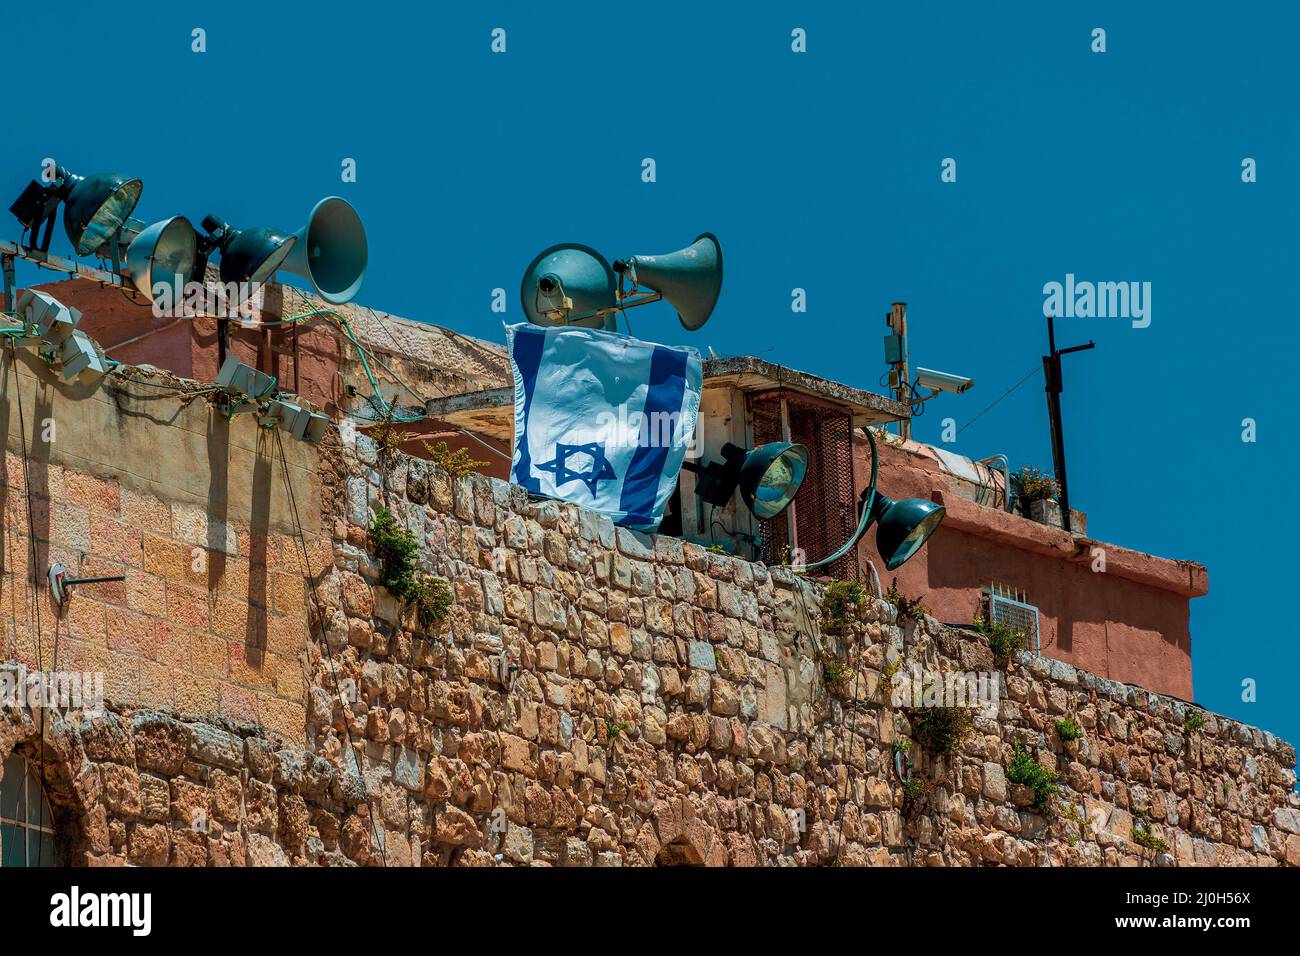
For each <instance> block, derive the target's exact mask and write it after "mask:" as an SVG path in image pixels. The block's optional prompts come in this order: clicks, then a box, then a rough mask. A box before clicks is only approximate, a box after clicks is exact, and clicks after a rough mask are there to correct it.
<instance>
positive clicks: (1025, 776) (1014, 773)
mask: <svg viewBox="0 0 1300 956" xmlns="http://www.w3.org/2000/svg"><path fill="white" fill-rule="evenodd" d="M1011 752H1012V757H1011V764H1010V765H1009V766H1008V767H1007V779H1008V780H1009V781H1011V782H1012V783H1018V784H1020V785H1021V786H1025V787H1028V788H1029V789H1031V790H1033V791H1034V809H1035V810H1037V811H1038V812H1039V813H1041V814H1043V815H1045V816H1051V815H1052V813H1053V811H1052V806H1051V802H1050V801H1051V798H1052V797H1053V796H1055V795H1056V793H1057V791H1058V790H1059V789H1060V788H1059V787H1057V785H1056V771H1055V770H1048V769H1047V768H1046V767H1044V766H1043V765H1042V764H1040V763H1039V762H1038V761H1037V760H1035V759H1034V758H1033V756H1032V755H1031V754H1030V753H1029V751H1027V750H1024V749H1022V748H1021V746H1020V744H1019V742H1017V743H1014V744H1012V745H1011Z"/></svg>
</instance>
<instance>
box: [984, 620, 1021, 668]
mask: <svg viewBox="0 0 1300 956" xmlns="http://www.w3.org/2000/svg"><path fill="white" fill-rule="evenodd" d="M972 626H973V627H974V628H975V630H976V631H978V632H979V633H980V634H983V635H984V636H985V638H987V639H988V642H989V650H991V651H992V652H993V659H994V660H995V661H997V663H998V665H999V666H1001V667H1005V666H1006V665H1007V664H1008V663H1009V662H1010V661H1011V659H1012V658H1013V657H1015V655H1016V652H1017V651H1023V650H1024V649H1025V648H1027V647H1028V646H1029V632H1028V631H1021V630H1017V629H1015V628H1013V627H1011V626H1010V625H1008V624H1005V623H1003V622H1001V621H990V620H989V619H988V617H987V616H986V615H985V614H984V612H983V611H981V612H980V613H979V614H978V615H976V617H975V622H974V624H973V625H972Z"/></svg>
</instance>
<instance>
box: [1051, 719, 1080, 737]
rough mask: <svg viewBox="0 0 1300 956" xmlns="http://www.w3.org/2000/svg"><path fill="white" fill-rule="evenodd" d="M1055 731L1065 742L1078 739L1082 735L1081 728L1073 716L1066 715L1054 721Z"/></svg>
mask: <svg viewBox="0 0 1300 956" xmlns="http://www.w3.org/2000/svg"><path fill="white" fill-rule="evenodd" d="M1056 733H1057V735H1058V736H1059V737H1060V738H1061V740H1063V741H1064V742H1065V743H1069V742H1070V741H1071V740H1078V739H1079V738H1081V737H1082V736H1083V728H1082V727H1080V726H1079V723H1078V721H1076V720H1075V719H1074V718H1073V717H1066V718H1065V719H1064V720H1058V721H1057V722H1056Z"/></svg>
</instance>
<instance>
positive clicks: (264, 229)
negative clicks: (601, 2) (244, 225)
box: [221, 226, 297, 283]
mask: <svg viewBox="0 0 1300 956" xmlns="http://www.w3.org/2000/svg"><path fill="white" fill-rule="evenodd" d="M296 241H297V239H296V237H294V236H291V235H286V234H285V233H283V232H281V231H280V230H278V229H272V228H270V227H269V226H254V227H253V228H251V229H239V230H234V231H232V235H231V238H230V240H229V241H228V242H225V243H223V245H222V248H221V281H222V282H227V283H229V282H264V281H265V280H266V279H268V278H270V277H271V275H272V274H273V273H274V272H275V270H276V269H278V268H280V265H281V263H283V262H284V260H285V257H286V256H288V255H289V253H290V251H292V249H293V247H294V244H295V242H296Z"/></svg>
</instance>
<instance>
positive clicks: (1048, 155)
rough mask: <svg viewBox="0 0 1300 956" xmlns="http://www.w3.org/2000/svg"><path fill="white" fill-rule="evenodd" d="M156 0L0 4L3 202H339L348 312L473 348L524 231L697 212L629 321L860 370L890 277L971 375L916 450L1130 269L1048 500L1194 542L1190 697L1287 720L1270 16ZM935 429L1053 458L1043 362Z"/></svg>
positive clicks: (918, 347)
mask: <svg viewBox="0 0 1300 956" xmlns="http://www.w3.org/2000/svg"><path fill="white" fill-rule="evenodd" d="M180 6H181V5H178V4H148V3H138V4H135V5H132V6H131V7H130V9H125V8H123V9H121V10H118V11H116V12H114V13H113V14H112V16H113V17H114V18H115V19H119V18H125V19H126V21H127V25H126V27H125V28H123V27H122V26H121V25H120V24H110V23H108V22H107V21H106V17H107V16H108V14H107V13H106V10H107V9H108V8H106V7H104V6H103V5H102V4H93V5H92V4H88V3H84V2H77V3H71V4H62V5H60V6H59V7H57V8H52V7H48V6H40V5H37V4H32V3H23V4H7V5H6V6H5V9H4V12H3V13H0V27H3V32H4V33H5V34H6V35H7V36H10V37H17V36H29V35H37V34H36V31H46V35H47V36H48V39H49V43H50V47H49V48H50V50H52V51H53V53H52V56H51V58H50V62H49V65H48V68H47V67H45V66H44V65H43V64H42V62H41V60H40V58H39V57H36V58H32V59H26V60H23V63H24V71H25V70H26V69H27V66H28V65H30V66H32V67H33V69H34V71H35V72H34V74H33V75H32V76H33V83H34V85H33V86H32V87H31V88H29V89H26V90H15V95H14V96H12V97H11V99H10V101H9V111H10V112H9V115H8V117H7V119H8V121H9V122H8V124H7V125H8V128H9V129H10V130H11V131H13V133H14V134H15V135H14V136H12V137H10V139H9V146H8V147H7V149H6V161H5V163H4V171H3V184H2V185H3V188H5V189H7V190H9V193H12V194H13V195H16V194H17V192H18V191H19V190H20V189H21V187H22V185H23V184H24V182H25V181H26V179H28V178H30V177H31V176H33V175H35V174H36V172H37V171H38V168H39V163H40V161H41V159H42V158H43V157H45V156H52V157H54V158H56V159H57V160H58V161H59V162H61V163H64V164H66V165H67V166H69V167H70V168H72V169H74V170H76V171H78V172H81V173H83V174H85V173H91V172H95V171H100V170H108V169H113V170H118V171H122V172H128V173H130V174H132V175H136V176H140V177H141V178H143V179H144V180H145V190H144V196H143V199H142V201H141V204H140V206H139V208H138V210H137V215H138V216H140V217H141V218H144V219H146V220H150V221H152V220H155V219H161V218H164V217H166V216H169V215H173V214H176V213H184V214H186V215H188V216H189V217H190V218H191V220H193V221H195V222H197V221H198V220H199V219H200V218H201V217H202V216H203V215H204V214H205V213H208V212H215V213H218V214H220V215H222V216H224V217H225V218H227V219H228V220H229V221H231V222H232V223H235V224H249V225H253V224H262V223H266V224H275V225H282V226H288V227H291V228H297V227H298V225H300V224H301V222H302V221H303V220H304V219H305V217H306V214H307V212H308V210H309V209H310V208H311V205H312V203H313V202H314V201H315V200H316V199H317V198H319V197H321V196H324V195H328V194H339V195H342V196H344V197H345V198H347V199H349V200H350V201H352V202H353V203H354V204H355V205H356V207H357V208H358V210H359V211H360V212H361V214H362V216H363V218H364V219H365V222H366V225H367V230H368V234H369V240H370V249H371V267H370V272H369V275H368V278H367V281H366V285H365V287H364V289H363V290H362V293H361V295H360V297H359V298H360V301H362V302H365V303H366V304H369V305H372V306H374V307H376V308H380V309H386V310H389V311H392V312H394V313H397V314H400V315H405V316H409V317H411V318H416V319H422V320H427V321H431V322H437V323H439V324H444V325H448V326H451V327H453V328H455V329H457V330H459V331H462V332H466V333H469V334H473V335H478V336H481V337H484V338H487V339H491V340H495V341H501V340H502V334H501V319H502V317H501V316H500V315H499V314H496V313H493V312H492V311H490V303H491V292H492V289H494V288H496V287H502V288H504V289H506V290H507V293H508V295H509V302H510V316H509V317H510V318H511V319H512V320H515V319H517V318H518V317H519V312H518V302H517V296H518V288H519V279H520V275H521V273H522V271H523V269H524V267H525V266H526V265H527V263H528V262H529V260H530V259H531V258H532V256H533V255H534V254H535V253H537V252H538V251H540V250H541V249H542V248H543V247H545V246H547V245H550V244H553V243H556V242H561V241H576V242H583V243H587V244H589V245H592V246H595V247H596V248H597V249H600V250H601V251H602V252H604V253H605V255H606V256H607V257H608V258H611V259H612V258H615V257H619V256H626V255H631V254H637V253H658V252H665V251H669V250H672V249H676V248H678V247H680V246H683V245H686V244H687V243H688V242H689V241H690V240H691V239H693V238H694V237H695V236H696V235H697V234H698V233H699V232H701V231H704V230H710V231H713V232H715V233H717V234H718V236H719V237H720V238H721V240H722V243H723V247H724V249H725V253H726V265H727V273H726V284H725V286H724V289H723V294H722V298H721V300H720V303H719V306H718V309H717V311H716V312H715V313H714V316H713V318H712V320H711V321H710V323H709V324H708V326H707V327H706V328H705V329H704V330H703V331H702V332H699V333H696V334H695V335H688V334H687V333H684V332H683V331H682V330H681V328H680V327H679V326H678V325H677V322H676V319H675V318H674V317H673V315H672V313H671V311H670V310H668V309H667V308H666V307H662V306H649V307H647V308H645V309H642V310H639V311H636V312H633V313H632V314H631V317H632V319H633V329H634V331H635V332H636V334H638V335H639V336H642V337H645V338H650V339H658V340H660V341H665V342H689V343H690V344H694V345H696V346H698V347H701V348H703V347H705V346H712V347H714V348H715V349H717V351H718V352H719V353H730V354H740V353H748V354H761V355H764V356H765V357H768V358H770V359H773V360H779V361H781V362H782V363H783V364H788V365H792V366H795V367H797V368H801V369H805V370H808V371H813V372H817V373H820V374H822V375H825V376H828V377H831V378H834V379H838V380H841V381H845V382H849V383H852V384H855V385H859V386H863V387H868V388H874V387H875V386H876V383H877V381H878V379H879V376H880V374H881V372H882V371H883V366H882V357H881V346H880V339H881V336H882V335H883V334H884V327H883V324H882V323H883V317H884V313H885V312H886V311H887V309H888V307H889V303H890V302H891V301H893V300H904V301H907V302H908V303H909V317H910V318H909V321H910V332H911V351H912V356H913V361H914V363H917V364H921V365H924V366H927V367H931V368H939V369H944V370H948V371H954V372H961V373H964V374H967V375H970V376H972V377H973V378H974V379H975V381H976V383H977V384H976V387H975V389H973V390H972V391H970V392H968V393H966V394H965V395H962V396H944V397H941V398H939V399H937V400H936V401H934V402H932V403H930V405H929V407H928V409H927V412H926V414H925V416H924V417H923V418H921V419H919V420H918V421H917V422H916V425H915V431H914V434H915V436H916V437H917V438H919V439H921V440H925V441H932V442H937V441H938V440H939V430H940V427H941V425H940V423H941V421H942V419H943V418H945V417H949V416H951V417H952V418H954V419H956V421H957V422H958V423H959V424H961V423H964V422H966V421H967V420H968V419H969V418H971V417H973V416H974V415H975V414H976V413H977V412H979V411H980V410H982V409H983V408H984V407H985V406H986V405H987V404H988V403H989V402H992V401H993V400H994V399H995V398H997V397H998V396H999V395H1001V394H1002V392H1003V391H1004V390H1005V389H1007V388H1008V387H1009V386H1011V385H1012V384H1014V383H1015V382H1017V381H1018V380H1019V379H1020V378H1021V377H1022V376H1023V375H1024V374H1025V373H1026V372H1028V371H1030V370H1031V369H1033V368H1035V367H1037V365H1038V363H1039V357H1040V355H1041V354H1042V352H1043V350H1044V348H1045V331H1044V321H1043V316H1042V303H1043V294H1042V287H1043V284H1044V283H1045V282H1049V281H1052V280H1056V281H1062V280H1064V277H1065V274H1066V273H1067V272H1073V273H1074V274H1075V275H1077V276H1078V277H1079V278H1080V279H1090V280H1094V281H1103V280H1104V281H1139V282H1150V283H1151V284H1152V301H1151V318H1152V321H1151V325H1150V327H1148V328H1145V329H1134V328H1132V327H1131V325H1130V323H1129V322H1128V321H1126V320H1122V319H1098V318H1091V319H1083V318H1076V319H1062V320H1060V321H1059V322H1058V339H1059V341H1060V342H1061V343H1062V344H1074V343H1076V342H1083V341H1086V340H1088V339H1090V338H1091V339H1094V340H1096V342H1097V344H1098V348H1097V349H1096V350H1095V351H1093V352H1089V353H1084V354H1082V355H1078V356H1071V357H1070V358H1068V359H1067V360H1066V361H1067V363H1068V365H1067V371H1066V376H1067V377H1066V393H1065V396H1064V403H1065V431H1066V439H1067V444H1068V451H1069V461H1070V478H1071V493H1072V500H1073V502H1074V504H1075V505H1076V507H1079V508H1081V509H1082V510H1085V511H1086V512H1087V513H1088V518H1089V530H1090V532H1092V533H1093V534H1094V535H1095V536H1097V537H1099V538H1101V539H1103V540H1107V541H1113V542H1115V543H1118V544H1122V545H1125V546H1128V547H1134V548H1139V549H1143V550H1148V551H1151V552H1154V553H1156V554H1160V555H1164V556H1169V557H1182V558H1190V559H1194V560H1197V561H1200V562H1202V563H1204V564H1206V565H1207V566H1208V568H1209V571H1210V588H1211V590H1210V594H1209V595H1208V596H1207V597H1204V598H1201V599H1199V600H1197V601H1195V602H1194V603H1193V616H1192V635H1193V637H1192V641H1193V661H1194V667H1195V687H1196V697H1197V700H1198V701H1199V702H1200V703H1202V704H1204V705H1205V706H1207V707H1209V708H1211V709H1213V710H1216V711H1220V712H1223V713H1227V714H1229V715H1231V716H1233V717H1237V718H1240V719H1242V720H1245V721H1248V722H1250V723H1253V724H1256V725H1258V726H1261V727H1264V728H1266V729H1270V730H1273V731H1275V732H1277V733H1280V734H1282V735H1283V736H1285V737H1287V738H1288V739H1289V740H1291V741H1293V742H1295V741H1297V740H1300V713H1297V709H1296V707H1295V706H1294V701H1295V697H1296V695H1295V686H1296V683H1297V681H1300V650H1298V649H1297V642H1296V639H1295V638H1296V635H1295V628H1294V625H1293V624H1292V618H1293V615H1292V614H1290V613H1289V607H1288V605H1287V604H1286V603H1285V602H1286V600H1287V599H1288V598H1287V596H1288V595H1290V594H1293V593H1294V592H1295V587H1294V585H1293V578H1294V575H1295V567H1294V561H1293V558H1292V554H1293V547H1292V546H1293V542H1294V536H1295V530H1296V529H1295V524H1296V520H1295V518H1294V517H1293V510H1292V509H1291V508H1290V507H1288V506H1287V505H1285V504H1282V505H1281V507H1279V506H1278V505H1276V504H1273V502H1274V500H1275V498H1276V496H1277V495H1278V494H1279V492H1280V493H1282V494H1285V493H1286V492H1287V491H1288V490H1289V488H1290V484H1291V482H1290V481H1289V479H1290V477H1291V475H1292V474H1293V473H1294V472H1295V470H1296V465H1297V455H1296V452H1295V448H1294V438H1295V428H1294V418H1295V416H1294V411H1293V409H1294V405H1295V398H1294V393H1293V389H1294V388H1295V385H1294V376H1293V375H1292V374H1290V373H1287V372H1286V371H1285V369H1287V368H1288V367H1289V366H1290V363H1291V361H1292V356H1294V355H1295V354H1296V345H1297V337H1298V335H1297V332H1296V327H1295V326H1296V300H1295V291H1294V282H1293V278H1292V277H1293V274H1294V270H1295V265H1294V262H1295V253H1296V250H1297V245H1298V243H1297V240H1296V237H1295V233H1294V223H1295V219H1296V213H1297V209H1298V208H1300V203H1298V200H1300V189H1298V188H1297V170H1300V142H1298V141H1297V119H1296V111H1295V108H1294V102H1295V96H1296V91H1297V90H1300V75H1298V74H1300V67H1298V66H1297V63H1296V59H1295V57H1294V50H1293V48H1292V45H1291V44H1292V40H1291V38H1292V37H1294V36H1295V34H1296V32H1297V29H1298V28H1300V13H1297V8H1296V7H1295V6H1294V5H1293V4H1284V3H1277V4H1269V3H1264V4H1253V5H1251V6H1250V7H1249V8H1234V7H1232V6H1231V5H1227V4H1220V5H1215V6H1211V5H1208V4H1205V5H1202V4H1195V3H1188V4H1179V5H1177V6H1176V7H1174V6H1172V5H1154V4H1153V5H1147V6H1149V7H1151V9H1134V7H1135V6H1136V5H1134V4H1121V3H1069V4H1042V3H1030V2H1024V3H1000V4H981V5H975V4H961V3H928V4H894V5H875V4H872V5H866V4H847V3H845V4H803V3H801V4H793V3H790V4H760V3H755V4H746V5H744V6H743V7H742V6H740V5H732V4H716V5H712V7H711V8H704V5H702V4H698V3H672V2H656V3H654V4H649V5H646V4H610V3H563V4H560V3H552V4H539V3H523V2H519V3H500V4H487V3H484V4H475V5H474V7H475V9H473V10H460V9H447V10H443V9H438V8H435V6H434V5H432V4H418V5H417V4H408V5H404V6H406V7H407V10H406V11H399V10H398V9H397V8H396V5H392V4H374V5H365V4H356V3H334V4H331V3H327V2H316V3H277V4H274V5H271V4H265V3H258V4H253V3H244V2H230V3H223V4H215V3H212V4H205V5H203V8H202V10H201V12H195V11H194V10H184V9H179V7H180ZM150 7H153V8H154V9H152V10H150V9H149V8H150ZM741 11H743V13H742V12H741ZM195 27H202V28H203V29H205V30H206V31H207V45H208V52H206V53H203V54H196V53H193V52H191V49H190V45H191V39H190V36H191V30H192V29H193V28H195ZM494 27H501V28H504V29H505V30H506V31H507V32H506V38H507V52H506V53H505V54H503V55H494V54H493V53H491V52H490V49H489V43H490V31H491V30H492V29H493V28H494ZM795 27H802V28H804V29H805V30H806V31H807V38H808V39H807V46H808V52H807V53H806V54H802V55H796V54H794V53H792V52H791V49H790V32H791V30H792V29H793V28H795ZM1095 27H1102V28H1104V29H1105V30H1106V31H1107V50H1106V52H1105V53H1104V54H1095V53H1093V52H1091V50H1090V45H1091V31H1092V30H1093V28H1095ZM28 31H33V32H32V33H29V32H28ZM71 64H80V65H79V66H77V67H76V68H73V67H72V66H71ZM97 64H98V65H102V66H103V68H104V74H103V76H101V75H99V74H98V73H97V72H96V65H97ZM15 76H17V74H15ZM109 77H112V81H110V80H109ZM114 83H116V86H115V85H114ZM115 89H120V90H121V93H120V94H117V93H115ZM15 143H17V144H19V145H17V146H16V147H15V146H14V144H15ZM344 157H351V158H354V159H355V160H356V161H357V171H358V179H357V182H356V183H348V184H344V183H341V182H340V175H339V174H340V168H341V166H340V164H341V162H342V160H343V158H344ZM646 157H652V158H654V160H655V162H656V165H657V182H655V183H653V184H647V183H643V182H642V181H641V176H640V173H641V161H642V160H643V159H644V158H646ZM945 157H952V158H954V159H955V160H956V161H957V181H956V182H955V183H949V184H945V183H943V182H941V181H940V163H941V161H942V160H943V159H944V158H945ZM1245 157H1252V158H1254V159H1255V160H1256V161H1257V163H1258V182H1256V183H1253V184H1245V183H1243V182H1242V181H1241V162H1242V159H1243V158H1245ZM6 205H7V201H6ZM15 233H16V230H15ZM66 246H67V240H66V238H65V237H64V236H63V234H62V231H61V228H60V229H59V230H58V231H57V232H56V241H55V246H54V250H53V251H55V252H58V253H66V252H67V248H66ZM31 279H32V276H31V275H30V274H26V275H21V276H20V281H31ZM796 287H799V288H803V289H805V290H806V291H807V301H808V311H807V313H806V314H804V315H795V314H792V313H791V311H790V295H791V290H792V289H793V288H796ZM1247 417H1250V418H1254V419H1255V420H1256V421H1257V423H1258V441H1257V442H1255V443H1253V444H1247V443H1243V442H1242V440H1241V430H1242V428H1241V421H1242V419H1243V418H1247ZM955 448H956V450H958V451H961V452H963V453H966V454H969V455H972V456H975V457H982V456H985V455H989V454H994V453H998V452H1003V453H1006V454H1008V455H1009V456H1010V457H1011V460H1012V462H1013V465H1015V466H1019V465H1022V464H1035V465H1041V466H1044V467H1047V468H1050V465H1051V450H1050V444H1049V439H1048V432H1047V421H1046V411H1045V403H1044V397H1043V391H1042V382H1041V378H1038V377H1036V378H1033V379H1031V380H1030V381H1029V382H1027V383H1025V385H1024V386H1022V387H1021V388H1020V389H1018V390H1017V391H1015V392H1014V393H1012V394H1011V395H1010V396H1009V397H1007V398H1006V399H1005V400H1003V401H1002V402H1001V403H1000V404H999V405H997V407H995V408H994V409H992V410H991V411H989V412H988V413H987V414H986V415H984V416H983V417H982V418H980V420H979V421H978V422H976V423H975V424H974V425H972V426H971V427H970V428H969V429H968V430H965V431H963V432H962V433H961V434H960V436H959V440H958V441H957V443H956V445H955ZM1264 502H1269V505H1268V514H1267V516H1266V517H1265V516H1264V515H1261V516H1260V517H1259V518H1255V517H1254V514H1255V513H1256V512H1259V511H1262V510H1263V508H1264V507H1265V505H1264ZM1244 678H1253V679H1255V680H1256V681H1257V682H1258V700H1257V702H1255V703H1244V702H1243V701H1242V700H1241V682H1242V680H1243V679H1244Z"/></svg>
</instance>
